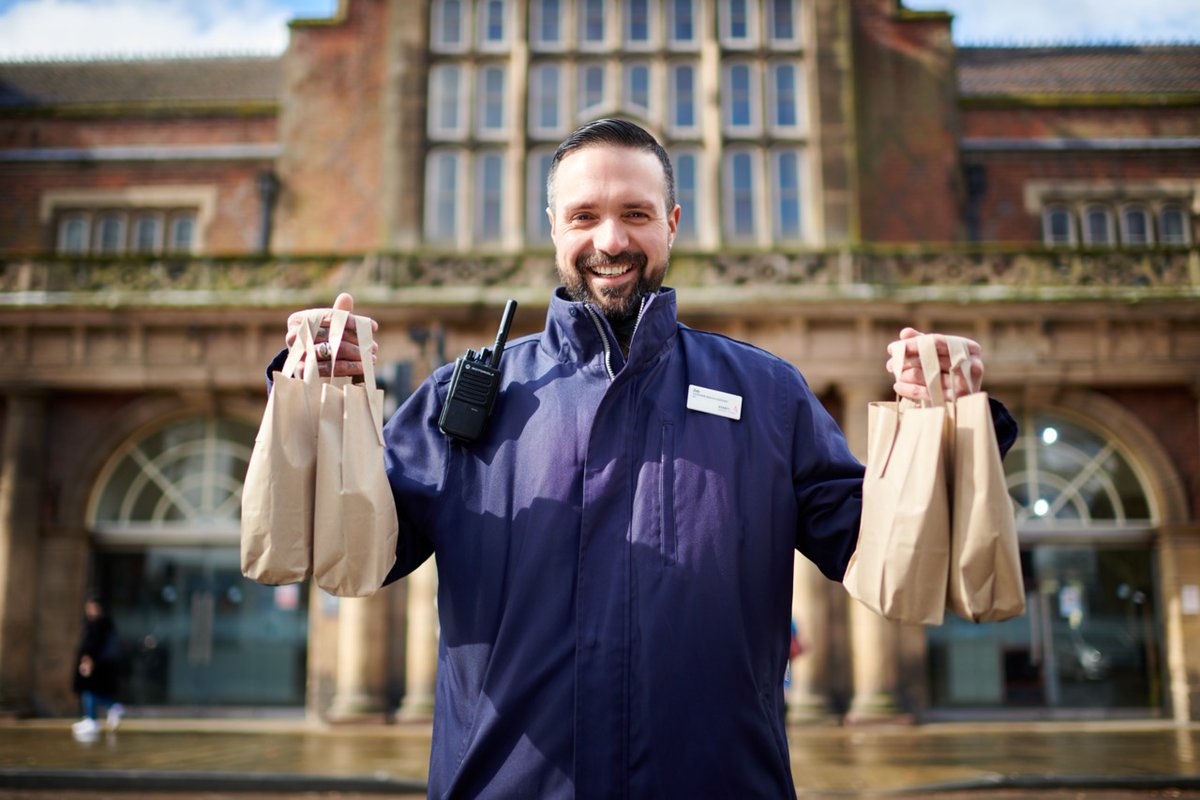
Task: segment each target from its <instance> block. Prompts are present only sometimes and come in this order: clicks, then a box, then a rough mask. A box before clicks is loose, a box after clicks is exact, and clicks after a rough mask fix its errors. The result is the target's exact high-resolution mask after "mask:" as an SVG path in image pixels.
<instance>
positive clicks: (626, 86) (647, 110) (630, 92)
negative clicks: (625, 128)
mask: <svg viewBox="0 0 1200 800" xmlns="http://www.w3.org/2000/svg"><path fill="white" fill-rule="evenodd" d="M656 67H657V65H656V64H655V63H654V62H653V61H651V60H650V59H646V58H634V59H629V60H623V61H622V62H621V110H622V111H623V112H624V113H626V114H630V115H633V116H636V117H640V118H641V119H646V120H653V119H658V114H659V107H660V102H659V97H660V96H661V95H662V94H663V92H662V88H661V82H660V81H659V79H658V69H657V68H656ZM635 70H644V71H645V76H646V105H644V106H643V105H639V104H637V103H635V102H634V99H633V98H634V93H635V89H634V86H633V81H634V71H635Z"/></svg>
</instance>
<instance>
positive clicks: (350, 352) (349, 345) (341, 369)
mask: <svg viewBox="0 0 1200 800" xmlns="http://www.w3.org/2000/svg"><path fill="white" fill-rule="evenodd" d="M334 309H340V310H343V311H349V312H351V313H353V311H354V298H353V297H351V296H350V295H349V294H348V293H346V292H342V293H341V294H339V295H338V296H337V299H336V300H334V301H333V308H332V309H329V310H330V311H333V310H334ZM307 313H308V312H307V311H297V312H296V313H294V314H292V315H291V316H290V317H288V330H287V346H288V347H291V346H292V343H293V342H295V341H296V336H297V334H298V333H299V331H300V326H301V325H303V324H304V317H305V315H306V314H307ZM377 330H379V323H377V322H376V321H375V320H371V332H372V339H374V332H375V331H377ZM316 344H317V368H318V370H319V371H320V374H321V375H323V376H328V375H329V374H330V368H331V367H332V369H333V373H332V374H334V375H350V376H353V377H358V376H360V375H362V357H363V356H362V350H361V349H359V346H358V335H357V333H356V332H355V330H354V326H353V325H348V326H346V333H345V335H344V336H343V337H342V345H341V347H339V348H338V352H337V357H336V358H333V355H334V354H333V353H330V352H329V315H328V314H327V315H326V316H325V318H324V320H323V322H322V325H321V329H320V330H319V331H317V336H316ZM322 345H324V346H322ZM378 356H379V342H377V341H372V343H371V363H375V360H376V359H377V358H378ZM301 359H302V361H307V357H306V356H301ZM308 368H309V365H308V364H307V363H303V365H302V367H301V370H300V372H299V375H300V376H303V375H304V374H305V371H306V370H308Z"/></svg>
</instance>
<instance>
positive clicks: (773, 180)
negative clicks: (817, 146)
mask: <svg viewBox="0 0 1200 800" xmlns="http://www.w3.org/2000/svg"><path fill="white" fill-rule="evenodd" d="M785 156H792V157H794V158H795V159H796V169H795V173H794V175H795V178H796V188H795V192H796V203H797V220H796V224H797V226H798V231H797V233H796V235H789V234H787V233H785V231H784V219H783V187H782V186H781V185H780V181H781V179H782V178H783V177H784V175H785V171H784V169H783V167H782V165H781V164H780V161H781V159H782V158H783V157H785ZM807 156H808V153H807V151H806V148H804V147H803V146H799V145H788V146H776V147H772V148H771V149H770V151H769V152H768V154H767V158H768V162H769V164H770V167H769V169H768V170H767V174H768V175H769V176H770V186H768V187H764V188H766V189H767V190H768V194H769V200H770V206H771V235H772V238H773V240H774V241H777V242H784V243H788V244H801V243H804V242H807V241H809V239H810V236H809V231H810V230H812V228H813V224H812V221H811V220H810V219H809V218H808V215H809V213H810V207H811V204H810V203H807V202H805V200H806V199H807V196H806V191H807V189H808V186H809V184H810V183H811V178H810V176H809V174H808V161H809V159H808V157H807Z"/></svg>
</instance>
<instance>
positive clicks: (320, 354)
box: [317, 342, 329, 361]
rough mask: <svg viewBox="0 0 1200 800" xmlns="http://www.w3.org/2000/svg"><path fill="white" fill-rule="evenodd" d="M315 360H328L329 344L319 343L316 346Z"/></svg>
mask: <svg viewBox="0 0 1200 800" xmlns="http://www.w3.org/2000/svg"><path fill="white" fill-rule="evenodd" d="M317 359H318V360H320V361H328V360H329V342H320V343H318V344H317Z"/></svg>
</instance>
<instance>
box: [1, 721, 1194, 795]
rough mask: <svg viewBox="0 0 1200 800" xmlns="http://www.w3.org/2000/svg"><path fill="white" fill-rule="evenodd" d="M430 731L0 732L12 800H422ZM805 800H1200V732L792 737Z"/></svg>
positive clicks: (884, 728)
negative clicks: (85, 735) (82, 737)
mask: <svg viewBox="0 0 1200 800" xmlns="http://www.w3.org/2000/svg"><path fill="white" fill-rule="evenodd" d="M429 735H430V728H429V726H428V725H425V724H396V725H383V724H360V725H343V726H323V725H317V724H312V723H309V722H306V721H305V720H303V719H301V718H296V719H271V720H258V719H254V720H229V719H220V720H215V719H207V720H206V719H187V720H167V719H127V721H126V722H125V724H123V725H122V727H121V729H120V730H119V731H117V732H111V733H102V734H100V735H98V736H97V737H96V738H95V739H94V740H92V741H84V742H80V741H76V740H75V739H74V738H73V737H72V735H71V731H70V721H68V720H32V721H9V722H0V797H3V798H29V799H30V800H32V799H33V798H38V800H48V799H49V798H51V797H53V798H55V799H56V800H58V799H59V798H62V800H74V799H75V798H96V797H112V798H119V799H120V800H144V799H148V798H157V797H175V798H181V797H189V798H203V797H222V798H227V799H228V798H247V800H249V798H260V797H279V796H281V795H287V796H290V797H312V798H317V797H328V798H332V797H336V798H339V800H352V799H353V798H360V797H361V798H366V797H378V796H380V795H382V794H389V795H392V796H421V795H422V794H423V787H424V777H425V769H426V765H427V762H428V758H429ZM789 741H790V745H791V754H792V768H793V773H794V775H795V779H796V791H797V794H798V795H799V796H800V797H801V798H823V797H855V796H868V797H869V796H873V795H891V796H906V797H920V796H936V797H939V798H942V800H956V799H957V798H965V797H981V796H985V797H987V798H990V799H991V800H1004V799H1005V798H1018V797H1019V798H1029V797H1038V798H1042V797H1045V798H1053V799H1054V800H1061V799H1065V798H1076V797H1086V798H1096V799H1098V800H1109V799H1110V798H1112V799H1113V800H1115V798H1125V797H1155V798H1168V797H1170V798H1186V799H1188V800H1193V799H1194V800H1200V725H1188V726H1176V725H1173V724H1171V723H1165V722H1158V721H1153V722H1151V721H1134V722H1074V723H1068V722H1058V723H1049V722H1042V723H1038V722H1024V723H945V724H926V725H863V726H850V727H835V726H828V727H794V728H792V729H790V730H789Z"/></svg>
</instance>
